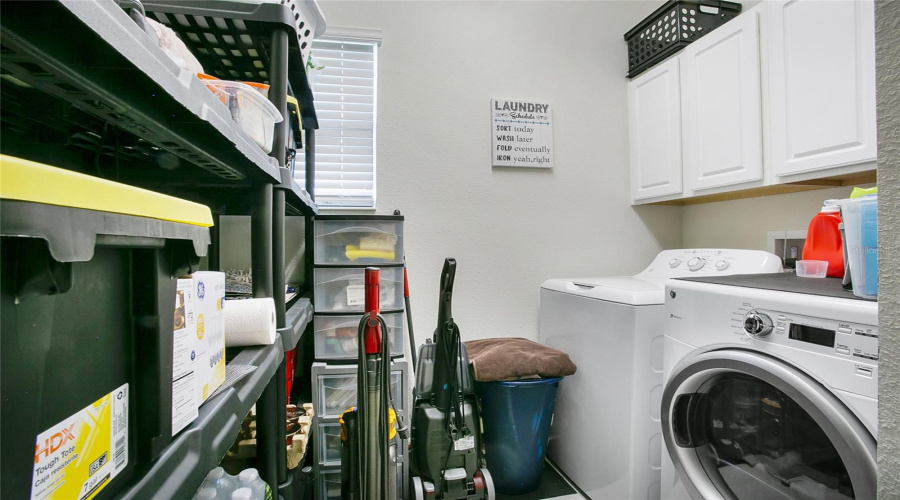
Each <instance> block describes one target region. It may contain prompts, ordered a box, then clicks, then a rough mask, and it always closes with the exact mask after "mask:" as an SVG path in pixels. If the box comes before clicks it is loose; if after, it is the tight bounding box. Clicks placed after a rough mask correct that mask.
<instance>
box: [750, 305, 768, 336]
mask: <svg viewBox="0 0 900 500" xmlns="http://www.w3.org/2000/svg"><path fill="white" fill-rule="evenodd" d="M744 330H745V331H746V332H747V333H749V334H750V335H751V336H752V337H754V338H763V337H766V336H768V335H769V334H770V333H772V318H770V317H769V315H768V314H766V313H761V312H759V311H750V312H748V313H747V315H746V316H744Z"/></svg>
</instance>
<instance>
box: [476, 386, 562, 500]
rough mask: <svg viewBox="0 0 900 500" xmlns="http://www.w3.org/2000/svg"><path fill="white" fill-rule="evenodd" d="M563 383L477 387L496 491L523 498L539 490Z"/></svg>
mask: <svg viewBox="0 0 900 500" xmlns="http://www.w3.org/2000/svg"><path fill="white" fill-rule="evenodd" d="M560 380H562V377H555V378H546V379H535V380H517V381H512V382H476V383H475V391H476V392H477V394H478V397H479V398H480V399H481V420H482V423H483V425H484V447H485V458H486V460H487V469H488V470H489V471H490V472H491V477H492V478H493V480H494V487H495V488H496V490H497V492H499V493H506V494H510V495H519V494H523V493H530V492H532V491H534V490H536V489H537V488H538V486H540V484H541V471H542V469H543V466H544V456H545V455H546V454H547V440H548V438H549V437H550V421H551V420H552V419H553V406H554V404H555V403H556V390H557V388H558V387H559V381H560Z"/></svg>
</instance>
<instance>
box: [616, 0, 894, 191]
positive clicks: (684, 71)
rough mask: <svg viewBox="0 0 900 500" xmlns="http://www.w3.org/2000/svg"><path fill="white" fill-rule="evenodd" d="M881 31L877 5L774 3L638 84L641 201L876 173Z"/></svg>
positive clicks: (635, 183)
mask: <svg viewBox="0 0 900 500" xmlns="http://www.w3.org/2000/svg"><path fill="white" fill-rule="evenodd" d="M874 30H875V19H874V6H873V2H872V0H854V1H849V0H847V1H822V0H772V1H767V2H763V3H762V4H761V5H758V6H757V7H755V8H753V9H750V10H748V11H747V12H744V13H743V14H741V15H740V16H738V17H737V18H735V19H734V20H732V21H730V22H728V23H726V24H724V25H723V26H721V27H719V28H718V29H716V30H715V31H713V32H712V33H710V34H708V35H706V36H705V37H703V38H701V39H700V40H697V41H696V42H694V43H693V44H691V45H689V46H688V47H686V48H685V49H684V50H683V51H681V52H680V53H679V54H677V55H675V56H673V57H672V58H670V59H668V60H666V61H663V62H662V63H660V64H659V65H657V66H656V67H654V68H651V69H650V70H648V71H647V72H645V73H643V74H641V75H640V76H638V77H637V78H635V79H633V80H632V81H631V82H629V83H628V98H629V120H630V123H629V131H630V134H631V135H630V148H631V149H630V150H631V172H632V202H633V203H634V204H641V203H656V202H662V201H679V200H685V201H686V202H689V203H690V202H696V201H693V200H697V199H700V200H703V199H706V200H708V201H712V200H714V199H716V198H715V197H716V196H717V195H726V194H730V195H731V196H734V194H732V193H734V192H736V191H745V192H744V193H741V195H743V196H747V195H751V196H752V195H754V194H753V193H757V194H756V195H759V194H769V193H772V192H785V191H784V189H790V188H791V186H789V185H787V184H789V183H798V184H797V187H796V189H808V185H809V184H817V185H818V184H821V185H829V184H831V185H834V183H835V182H837V183H840V182H842V181H840V180H834V179H833V177H835V176H843V177H842V178H845V179H846V178H850V177H851V176H854V175H856V176H858V175H859V173H860V172H867V171H869V172H871V171H873V170H874V168H875V166H874V163H873V162H872V161H873V160H875V157H876V129H875V46H874V36H875V35H874ZM676 117H677V119H679V120H680V123H679V124H672V120H675V119H676ZM764 138H765V140H764ZM824 178H832V179H830V180H828V181H824V182H823V181H821V179H824ZM801 182H802V183H805V184H806V186H801V185H800V184H799V183H801ZM863 182H865V181H863ZM838 185H839V184H838ZM682 188H683V189H682ZM775 189H781V191H773V190H775ZM754 190H755V191H754ZM700 197H705V198H700Z"/></svg>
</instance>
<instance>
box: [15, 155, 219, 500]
mask: <svg viewBox="0 0 900 500" xmlns="http://www.w3.org/2000/svg"><path fill="white" fill-rule="evenodd" d="M211 225H212V217H211V215H210V212H209V209H208V208H206V207H203V206H201V205H197V204H194V203H190V202H187V201H184V200H179V199H177V198H172V197H169V196H164V195H160V194H156V193H152V192H150V191H145V190H142V189H137V188H133V187H129V186H125V185H121V184H117V183H114V182H110V181H106V180H102V179H96V178H93V177H90V176H86V175H82V174H78V173H74V172H70V171H66V170H62V169H57V168H54V167H49V166H47V165H41V164H37V163H33V162H29V161H25V160H20V159H17V158H11V157H8V156H0V236H2V237H0V253H2V255H3V258H2V259H0V397H2V404H0V418H2V421H3V439H2V441H0V477H2V478H3V497H4V498H7V497H8V498H23V499H28V498H30V499H45V498H66V499H69V498H72V499H82V498H107V497H111V496H112V495H113V494H114V493H115V491H116V490H117V489H119V488H121V487H122V486H123V485H124V484H126V483H127V482H128V480H129V478H130V476H131V475H132V471H133V470H134V468H135V466H136V465H137V464H139V463H141V462H146V461H149V460H152V459H153V458H154V457H155V456H157V455H158V454H159V453H160V452H161V451H162V449H163V448H164V447H165V446H166V445H167V444H168V443H169V442H170V441H171V436H172V354H173V352H172V339H173V337H172V333H173V315H174V309H175V303H176V299H175V292H176V279H175V278H174V277H176V276H179V275H184V274H187V273H189V272H191V271H193V270H196V268H197V265H198V263H199V260H200V257H201V256H203V255H205V254H206V251H207V247H208V245H209V229H208V227H209V226H211Z"/></svg>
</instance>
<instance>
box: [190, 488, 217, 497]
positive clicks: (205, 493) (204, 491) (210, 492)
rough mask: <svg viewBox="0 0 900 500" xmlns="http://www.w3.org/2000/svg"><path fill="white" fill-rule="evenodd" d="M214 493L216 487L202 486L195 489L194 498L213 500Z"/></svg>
mask: <svg viewBox="0 0 900 500" xmlns="http://www.w3.org/2000/svg"><path fill="white" fill-rule="evenodd" d="M216 494H217V493H216V489H215V488H214V487H211V486H204V487H201V488H200V490H199V491H197V494H196V495H194V500H215V498H216Z"/></svg>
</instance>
